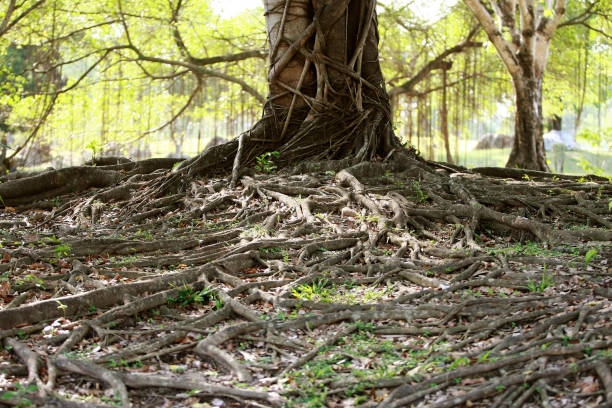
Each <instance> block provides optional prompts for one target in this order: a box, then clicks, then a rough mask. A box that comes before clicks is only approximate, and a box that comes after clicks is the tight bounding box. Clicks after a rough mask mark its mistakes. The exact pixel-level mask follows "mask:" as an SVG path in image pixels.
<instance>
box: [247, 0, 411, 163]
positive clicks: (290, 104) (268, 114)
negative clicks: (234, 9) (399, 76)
mask: <svg viewBox="0 0 612 408" xmlns="http://www.w3.org/2000/svg"><path fill="white" fill-rule="evenodd" d="M264 8H265V16H266V29H267V34H268V41H269V46H270V68H269V72H268V83H269V96H268V99H267V102H266V105H265V108H264V119H263V120H262V121H261V122H260V124H259V125H256V126H255V127H254V128H253V129H252V130H251V134H252V137H251V139H252V140H254V141H260V142H262V141H263V142H265V143H267V144H268V146H269V148H268V151H271V150H277V151H279V152H280V160H281V161H283V160H284V161H295V160H302V159H306V158H315V159H316V158H318V159H323V158H330V159H333V158H340V157H347V156H349V157H350V156H352V157H354V158H356V159H358V160H369V159H373V158H374V157H376V156H377V155H378V156H383V155H385V154H386V153H388V152H389V151H391V150H392V149H394V148H396V147H398V146H399V141H398V140H397V138H396V137H395V135H394V134H393V130H392V127H391V114H390V108H389V96H388V94H387V92H386V90H385V81H384V78H383V75H382V71H381V69H380V64H379V55H378V39H379V38H378V22H377V18H376V2H375V1H371V0H340V1H333V2H332V1H327V2H324V1H321V0H308V1H304V0H301V1H297V0H264ZM246 155H247V157H248V156H249V155H250V156H252V153H246Z"/></svg>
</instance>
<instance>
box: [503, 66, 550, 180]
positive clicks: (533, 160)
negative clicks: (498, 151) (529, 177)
mask: <svg viewBox="0 0 612 408" xmlns="http://www.w3.org/2000/svg"><path fill="white" fill-rule="evenodd" d="M513 83H514V89H515V93H516V115H515V123H514V144H513V145H512V151H511V152H510V157H509V158H508V162H507V163H506V167H511V168H515V167H518V168H521V169H529V170H540V171H550V169H549V168H548V165H547V164H546V151H545V149H544V137H543V126H542V120H543V116H542V82H541V81H540V80H535V79H529V80H526V79H524V78H513Z"/></svg>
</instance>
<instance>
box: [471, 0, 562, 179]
mask: <svg viewBox="0 0 612 408" xmlns="http://www.w3.org/2000/svg"><path fill="white" fill-rule="evenodd" d="M464 1H465V4H467V6H468V7H469V8H470V10H472V12H473V13H474V16H475V17H476V19H477V20H478V21H479V22H480V24H481V25H482V27H483V29H484V31H485V32H486V33H487V36H488V37H489V39H490V40H491V42H492V43H493V45H494V46H495V48H496V50H497V52H498V54H499V56H500V58H501V59H502V61H503V63H504V65H505V66H506V68H507V69H508V72H509V73H510V76H511V77H512V82H513V84H514V90H515V94H516V96H515V97H516V116H515V118H516V119H515V129H514V131H515V136H514V144H513V146H512V151H511V153H510V157H509V158H508V162H507V163H506V167H520V168H525V169H533V170H542V171H549V170H550V169H549V167H548V164H547V163H546V152H545V150H544V139H543V123H542V122H543V114H542V82H543V79H544V73H545V71H546V63H547V61H548V48H549V45H550V41H551V39H552V35H553V33H554V31H555V30H556V29H557V27H558V25H559V23H560V21H561V17H562V16H563V14H564V13H565V0H557V1H556V2H555V3H554V5H553V2H552V1H548V2H546V3H545V4H542V3H539V2H536V1H534V0H518V1H515V0H499V1H497V0H491V1H490V2H489V3H485V1H484V0H464ZM487 6H488V7H487ZM517 12H518V14H517Z"/></svg>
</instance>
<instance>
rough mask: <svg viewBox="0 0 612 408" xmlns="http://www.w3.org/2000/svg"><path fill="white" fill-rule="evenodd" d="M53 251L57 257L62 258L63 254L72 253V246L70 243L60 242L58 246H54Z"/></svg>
mask: <svg viewBox="0 0 612 408" xmlns="http://www.w3.org/2000/svg"><path fill="white" fill-rule="evenodd" d="M52 251H53V253H55V256H56V257H57V258H61V257H63V256H68V255H70V252H71V251H72V247H71V246H70V245H68V244H59V245H58V246H56V247H55V248H53V249H52Z"/></svg>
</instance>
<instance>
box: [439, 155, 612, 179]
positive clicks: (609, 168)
mask: <svg viewBox="0 0 612 408" xmlns="http://www.w3.org/2000/svg"><path fill="white" fill-rule="evenodd" d="M509 155H510V149H509V148H508V149H488V150H475V149H470V150H468V152H467V154H465V152H464V151H463V149H462V151H461V152H460V153H459V164H461V165H463V166H465V167H468V168H472V167H504V165H505V164H506V160H508V156H509ZM555 156H556V153H554V152H552V151H548V152H546V158H547V159H548V160H549V161H550V167H551V170H553V171H554V172H558V169H556V168H554V166H555V162H556V160H555V159H556V157H555ZM445 157H446V156H445V155H444V152H443V151H442V150H440V152H438V154H436V160H438V161H445ZM582 160H586V161H587V162H589V163H591V164H592V165H594V166H595V167H598V168H601V169H602V170H603V173H602V175H603V176H606V177H612V151H603V150H600V151H599V152H596V151H587V150H568V151H566V152H565V162H564V165H563V173H564V174H576V175H582V174H588V173H592V172H590V171H589V172H587V171H585V170H584V169H583V168H582V167H581V166H580V164H579V163H580V162H581V161H582Z"/></svg>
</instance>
